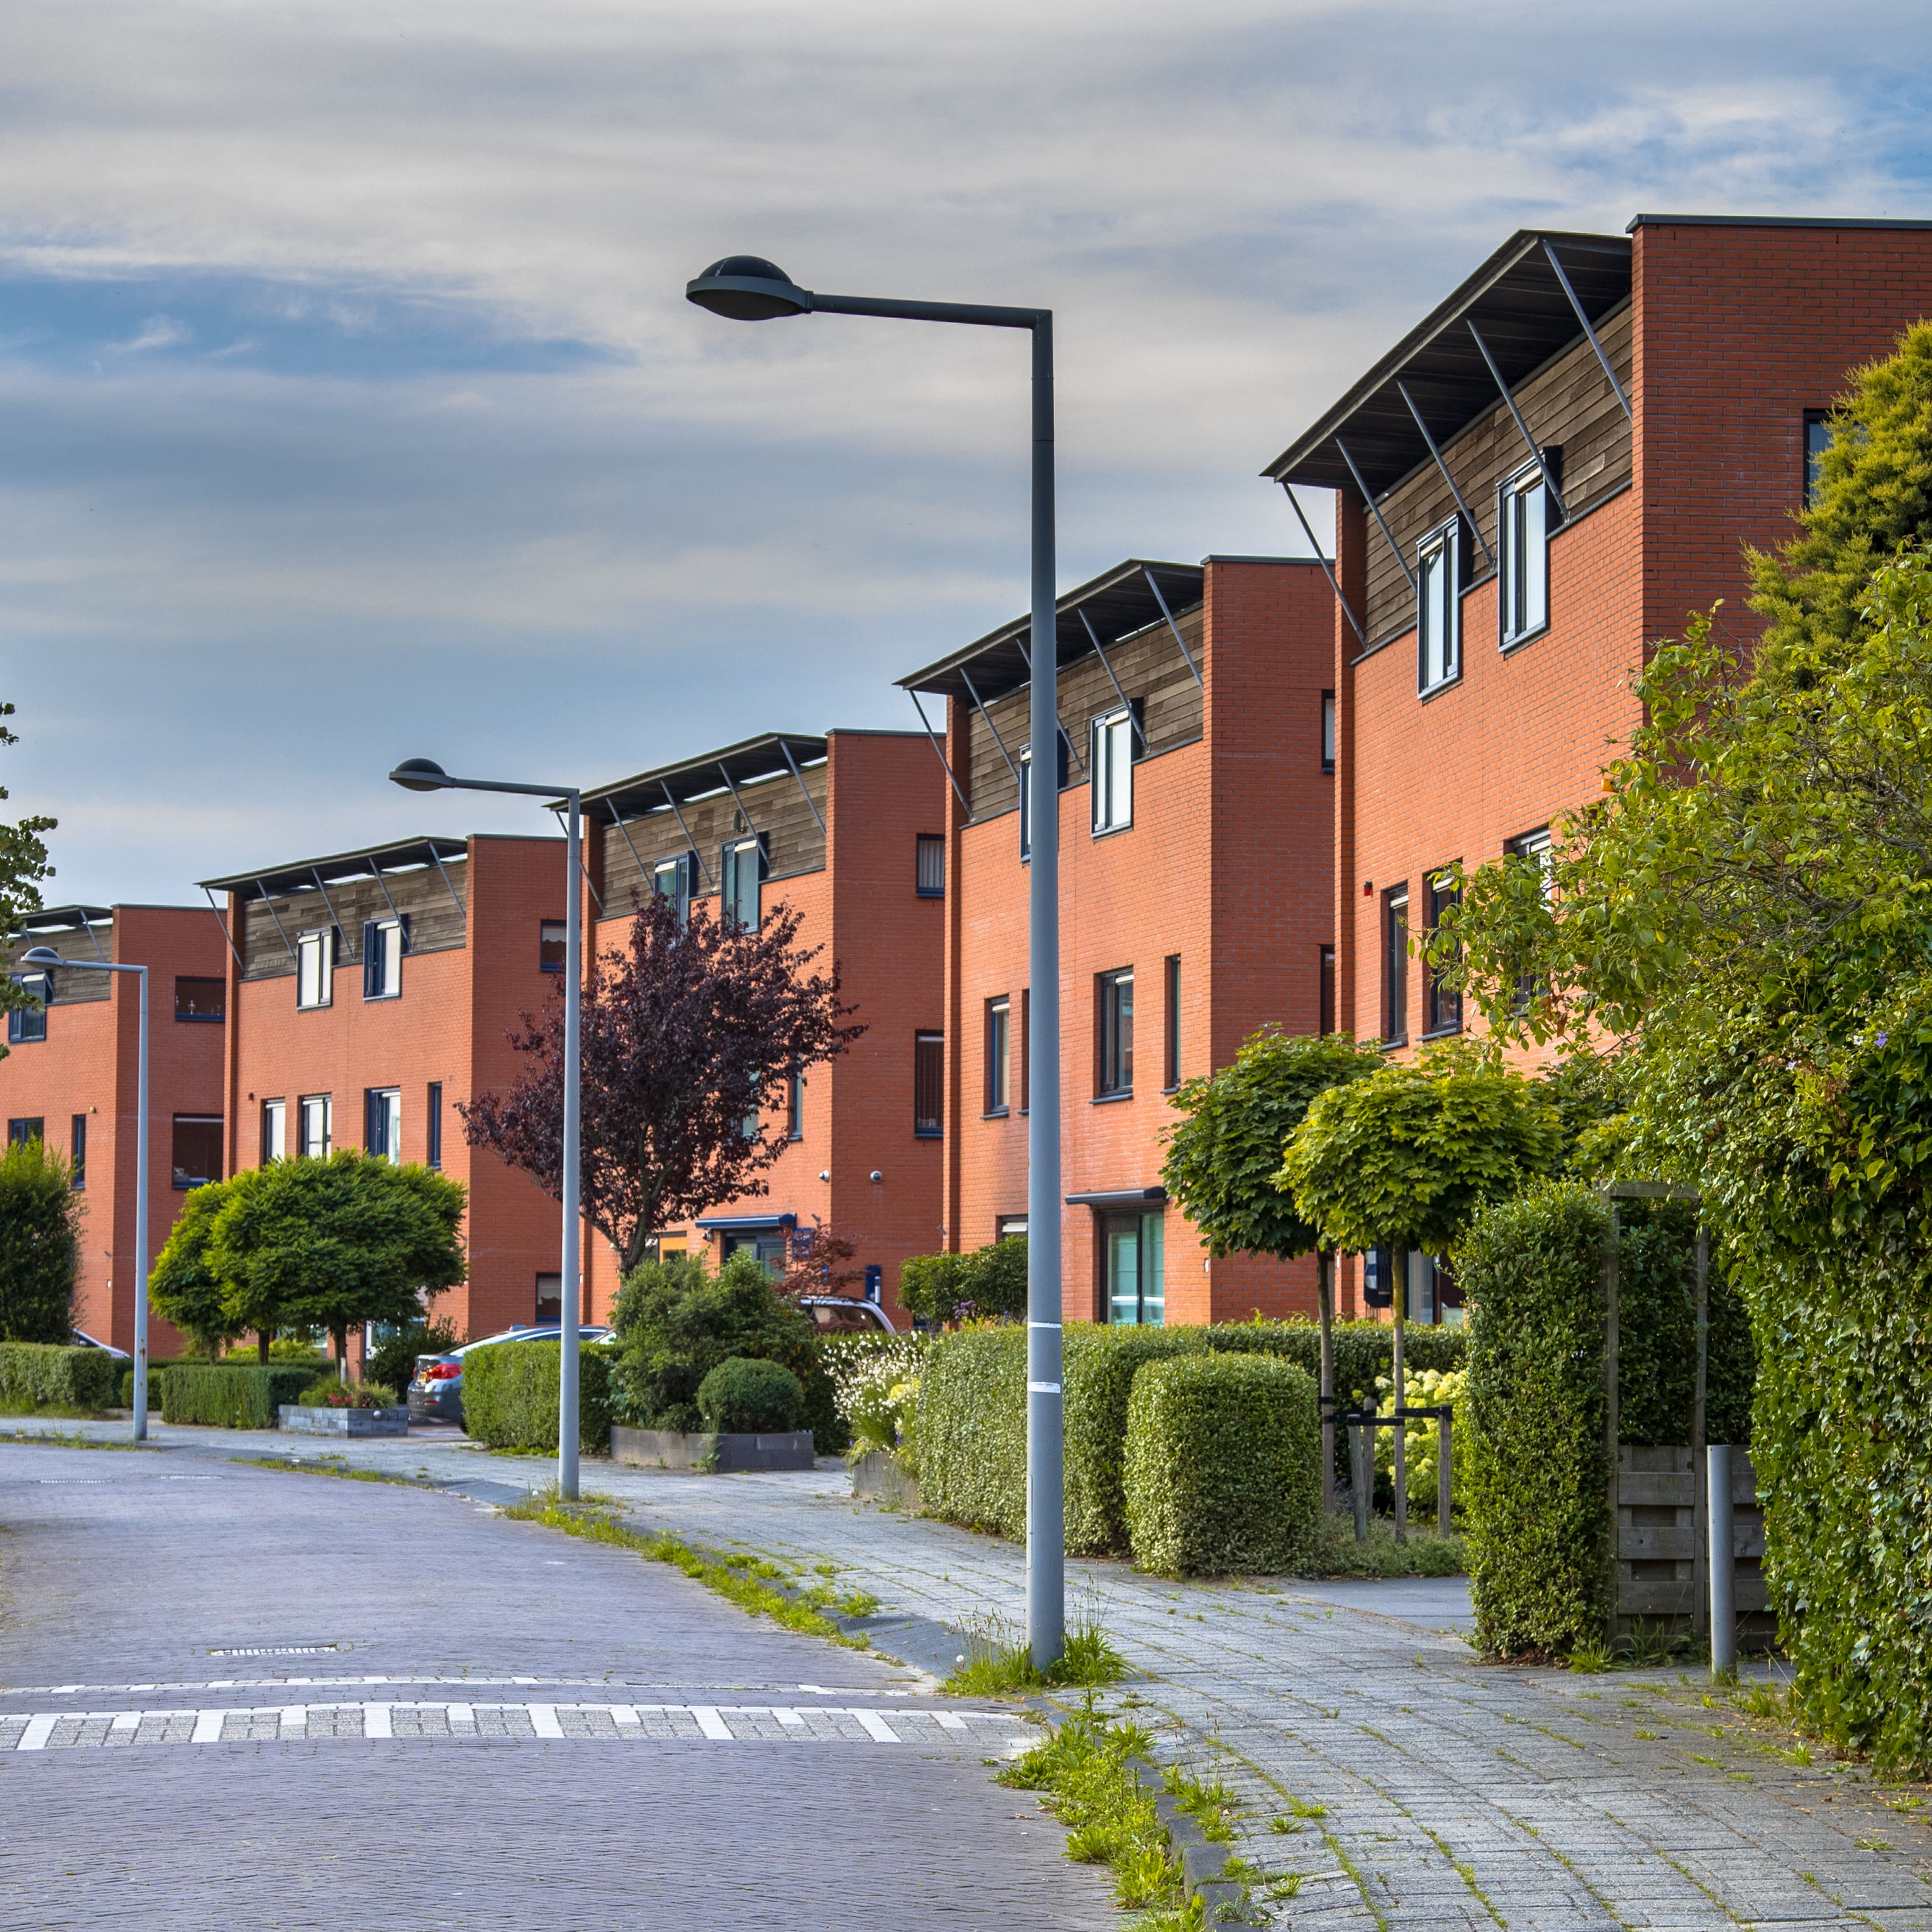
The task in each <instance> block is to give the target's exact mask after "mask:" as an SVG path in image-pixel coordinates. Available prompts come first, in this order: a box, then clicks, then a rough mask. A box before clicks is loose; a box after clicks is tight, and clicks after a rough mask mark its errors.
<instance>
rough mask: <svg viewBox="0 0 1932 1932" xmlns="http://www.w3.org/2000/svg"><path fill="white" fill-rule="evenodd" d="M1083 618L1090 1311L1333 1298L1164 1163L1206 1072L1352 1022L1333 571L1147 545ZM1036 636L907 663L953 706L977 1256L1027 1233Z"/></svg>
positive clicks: (1076, 940)
mask: <svg viewBox="0 0 1932 1932" xmlns="http://www.w3.org/2000/svg"><path fill="white" fill-rule="evenodd" d="M1058 613H1059V614H1058V621H1057V623H1056V625H1055V640H1054V649H1055V652H1056V653H1057V655H1058V663H1059V667H1060V670H1059V679H1060V682H1059V686H1058V690H1059V701H1060V723H1061V733H1060V740H1059V742H1058V745H1057V746H1056V747H1055V751H1054V755H1055V757H1056V758H1057V760H1058V773H1059V781H1060V787H1061V790H1060V814H1061V831H1060V836H1061V847H1060V851H1061V859H1060V863H1061V874H1060V878H1061V1014H1062V1032H1061V1054H1062V1067H1063V1073H1062V1082H1063V1085H1062V1102H1061V1106H1062V1115H1061V1136H1062V1147H1063V1174H1064V1179H1065V1182H1066V1184H1067V1207H1068V1209H1069V1211H1068V1212H1067V1214H1066V1215H1065V1217H1064V1224H1063V1236H1062V1241H1063V1253H1062V1265H1063V1280H1064V1283H1065V1291H1064V1292H1065V1307H1066V1309H1067V1313H1068V1315H1069V1317H1070V1319H1089V1320H1093V1321H1098V1322H1123V1323H1139V1322H1205V1321H1211V1320H1221V1319H1226V1318H1228V1317H1230V1316H1232V1317H1236V1318H1240V1317H1244V1316H1247V1315H1249V1314H1250V1313H1252V1312H1253V1310H1256V1309H1258V1308H1259V1309H1260V1310H1263V1311H1264V1312H1265V1313H1269V1314H1285V1313H1289V1312H1291V1311H1292V1312H1295V1313H1312V1312H1313V1310H1314V1308H1315V1306H1316V1279H1315V1271H1314V1267H1313V1263H1305V1264H1304V1263H1296V1264H1292V1265H1286V1266H1284V1265H1282V1264H1280V1263H1278V1262H1272V1261H1268V1260H1262V1259H1254V1258H1252V1257H1248V1256H1235V1257H1231V1258H1229V1259H1224V1260H1220V1261H1210V1260H1209V1259H1208V1256H1207V1255H1206V1253H1205V1250H1204V1249H1203V1247H1202V1244H1201V1242H1200V1241H1199V1237H1198V1236H1197V1235H1196V1232H1195V1230H1194V1229H1193V1227H1192V1226H1191V1225H1190V1223H1188V1222H1187V1220H1185V1218H1184V1217H1183V1216H1182V1215H1181V1213H1180V1211H1179V1210H1178V1208H1172V1207H1170V1205H1169V1203H1168V1200H1167V1197H1166V1192H1165V1190H1164V1189H1163V1187H1162V1184H1161V1180H1160V1173H1161V1166H1162V1160H1163V1154H1162V1145H1161V1140H1162V1133H1163V1129H1164V1128H1165V1127H1166V1126H1167V1125H1168V1124H1169V1122H1170V1121H1172V1118H1173V1115H1172V1112H1171V1109H1170V1106H1169V1097H1170V1096H1171V1095H1172V1092H1173V1091H1174V1089H1175V1088H1176V1087H1178V1085H1180V1084H1181V1082H1182V1081H1183V1080H1184V1079H1188V1078H1190V1077H1191V1076H1194V1075H1196V1074H1202V1073H1208V1072H1209V1071H1210V1070H1211V1069H1213V1068H1214V1067H1222V1066H1225V1065H1226V1064H1228V1062H1229V1061H1230V1060H1232V1058H1233V1057H1234V1055H1235V1050H1236V1049H1237V1048H1238V1046H1240V1045H1241V1042H1242V1041H1243V1040H1245V1039H1247V1037H1248V1036H1249V1035H1250V1034H1252V1033H1253V1031H1255V1030H1256V1028H1259V1027H1260V1026H1261V1025H1263V1024H1264V1023H1265V1022H1269V1021H1275V1022H1280V1024H1282V1025H1284V1026H1286V1028H1289V1030H1290V1031H1295V1032H1301V1033H1312V1032H1314V1031H1316V1029H1317V1028H1327V1027H1328V1026H1329V1025H1331V1024H1332V1021H1333V1016H1332V1013H1331V1010H1330V1009H1331V1004H1332V982H1331V963H1332V962H1331V953H1330V934H1331V868H1332V865H1333V854H1332V847H1331V838H1330V825H1331V817H1332V811H1333V803H1332V799H1331V790H1332V786H1333V783H1334V781H1333V778H1332V777H1331V752H1332V748H1333V747H1332V731H1333V705H1332V695H1333V694H1332V691H1331V688H1330V686H1331V677H1332V670H1331V666H1332V664H1333V661H1334V656H1333V640H1332V637H1331V622H1330V614H1329V613H1330V598H1329V591H1328V585H1327V583H1325V580H1324V578H1323V576H1322V568H1321V566H1320V565H1319V564H1317V563H1316V562H1313V560H1308V561H1295V560H1290V559H1282V558H1278V557H1239V556H1225V557H1224V556H1211V557H1209V558H1208V559H1205V562H1202V563H1199V564H1192V565H1190V564H1177V563H1163V562H1150V561H1148V560H1146V559H1140V558H1130V559H1127V560H1126V561H1124V562H1121V563H1120V564H1118V565H1115V568H1112V569H1111V570H1109V571H1106V572H1104V573H1103V574H1102V575H1100V576H1099V577H1095V578H1094V580H1092V581H1091V583H1085V584H1083V585H1082V586H1080V587H1079V589H1076V590H1073V591H1070V592H1068V593H1067V595H1065V596H1064V597H1063V598H1061V599H1060V601H1059V605H1058ZM1033 649H1034V645H1033V640H1032V637H1031V625H1030V623H1029V622H1028V619H1025V618H1019V619H1015V620H1014V621H1013V622H1011V623H1008V624H1005V625H1001V627H1000V628H998V629H997V630H995V631H990V632H989V633H988V634H986V636H984V637H980V638H977V639H975V640H974V641H973V642H972V643H969V644H967V645H965V646H963V647H962V648H961V649H958V650H956V651H954V652H951V653H950V654H949V655H947V656H946V657H944V658H941V659H939V660H938V661H937V662H936V663H934V664H929V665H927V666H926V667H925V668H924V669H923V670H917V671H914V672H913V673H910V675H908V676H905V677H903V678H901V679H899V682H900V684H901V685H902V686H903V687H904V688H906V689H907V690H908V691H911V692H913V694H915V695H918V694H932V696H934V697H941V698H944V700H946V703H947V727H946V735H945V741H944V742H945V745H946V757H947V773H948V778H949V781H950V784H949V788H948V791H947V797H946V799H945V804H946V807H947V826H946V835H947V847H946V864H947V874H948V898H947V908H946V917H947V945H946V959H947V982H946V1005H945V1036H946V1041H947V1045H946V1049H945V1052H946V1069H947V1078H946V1094H945V1123H946V1133H947V1149H946V1192H945V1207H944V1220H945V1222H946V1226H947V1239H948V1244H949V1245H950V1246H951V1247H956V1248H962V1249H971V1248H974V1247H979V1246H980V1245H981V1244H983V1243H985V1242H987V1241H993V1240H995V1239H996V1238H999V1237H1001V1236H1003V1235H1010V1234H1015V1233H1020V1232H1025V1228H1026V1225H1027V1198H1026V1115H1027V1110H1028V1085H1029V1083H1028V1064H1027V1046H1026V1042H1027V1037H1028V1025H1027V1021H1028V993H1029V989H1028V983H1027V980H1028V964H1027V961H1028V950H1027V935H1028V909H1027V862H1028V839H1029V829H1028V823H1027V811H1026V808H1025V805H1024V804H1023V802H1022V801H1023V798H1024V791H1023V787H1022V783H1021V775H1022V772H1025V771H1027V770H1028V769H1029V767H1030V766H1031V762H1032V759H1033V757H1034V746H1033V745H1031V743H1030V742H1028V706H1029V704H1030V703H1031V679H1032V671H1031V664H1032V652H1033ZM1042 755H1044V754H1042Z"/></svg>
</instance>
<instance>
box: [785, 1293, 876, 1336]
mask: <svg viewBox="0 0 1932 1932" xmlns="http://www.w3.org/2000/svg"><path fill="white" fill-rule="evenodd" d="M798 1305H799V1307H801V1308H802V1309H803V1310H805V1313H807V1314H808V1315H809V1316H811V1319H812V1320H813V1321H814V1322H816V1323H817V1325H818V1326H819V1327H820V1328H821V1329H823V1331H826V1333H827V1334H833V1335H853V1334H865V1333H867V1332H868V1331H869V1332H873V1333H876V1332H877V1331H879V1330H880V1329H883V1331H885V1332H886V1334H888V1335H890V1334H895V1332H896V1331H895V1329H894V1328H893V1327H892V1317H891V1316H889V1315H888V1314H887V1313H886V1311H885V1310H883V1308H881V1307H880V1306H879V1304H877V1302H876V1301H861V1300H860V1299H859V1297H858V1296H856V1295H800V1296H799V1298H798Z"/></svg>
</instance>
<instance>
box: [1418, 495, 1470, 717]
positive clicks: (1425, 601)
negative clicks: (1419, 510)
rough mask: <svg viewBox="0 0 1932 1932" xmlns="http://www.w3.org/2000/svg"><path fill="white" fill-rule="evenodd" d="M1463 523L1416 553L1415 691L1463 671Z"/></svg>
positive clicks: (1451, 524)
mask: <svg viewBox="0 0 1932 1932" xmlns="http://www.w3.org/2000/svg"><path fill="white" fill-rule="evenodd" d="M1462 529H1463V525H1462V520H1461V519H1460V517H1451V519H1450V520H1449V521H1448V523H1445V524H1444V525H1443V526H1442V528H1441V529H1438V530H1432V531H1431V532H1430V534H1429V535H1427V536H1426V537H1424V538H1423V540H1422V541H1421V543H1420V544H1418V545H1417V546H1416V553H1415V587H1416V613H1415V652H1416V673H1415V688H1417V690H1418V691H1435V690H1437V689H1439V688H1441V687H1442V685H1445V684H1449V683H1452V682H1454V680H1455V679H1456V678H1457V676H1460V673H1461V671H1462V667H1463V666H1462V656H1463V569H1462V563H1463V556H1462V551H1463V544H1462Z"/></svg>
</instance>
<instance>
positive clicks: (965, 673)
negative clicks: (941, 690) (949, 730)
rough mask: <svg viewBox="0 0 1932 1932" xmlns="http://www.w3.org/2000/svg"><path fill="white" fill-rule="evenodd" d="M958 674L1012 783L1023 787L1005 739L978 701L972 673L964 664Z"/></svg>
mask: <svg viewBox="0 0 1932 1932" xmlns="http://www.w3.org/2000/svg"><path fill="white" fill-rule="evenodd" d="M959 675H960V676H961V677H962V678H963V679H965V683H966V688H967V689H968V691H971V693H972V694H973V708H974V710H976V711H977V712H979V714H980V716H981V717H982V718H985V719H986V729H987V730H989V731H990V732H992V734H993V742H994V743H995V744H996V745H998V746H999V748H1000V756H1001V757H1003V758H1004V759H1005V760H1006V761H1007V770H1008V771H1010V772H1012V773H1013V783H1014V784H1016V785H1019V786H1020V787H1022V789H1024V788H1025V784H1026V780H1025V778H1022V777H1021V776H1020V768H1019V766H1017V765H1016V764H1015V763H1013V754H1012V753H1011V752H1010V751H1008V750H1007V741H1006V740H1005V739H1004V738H1002V737H1001V736H1000V727H998V725H997V724H995V723H994V722H993V721H992V717H991V716H990V715H989V713H988V712H987V709H986V706H984V705H983V704H982V703H980V693H979V691H978V689H977V687H976V686H975V685H974V682H973V673H971V671H969V670H968V669H967V668H966V667H965V665H964V664H962V665H961V666H960V667H959Z"/></svg>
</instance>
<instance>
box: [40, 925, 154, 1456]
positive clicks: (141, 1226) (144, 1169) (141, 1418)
mask: <svg viewBox="0 0 1932 1932" xmlns="http://www.w3.org/2000/svg"><path fill="white" fill-rule="evenodd" d="M20 963H21V964H22V965H25V966H40V967H44V968H46V969H47V970H48V971H52V969H53V968H55V967H56V966H58V967H59V968H62V971H70V972H76V973H132V974H134V975H135V976H136V977H137V978H138V979H139V981H140V1001H141V1040H140V1050H139V1058H138V1061H137V1064H136V1068H135V1073H134V1110H135V1118H134V1277H135V1286H134V1440H135V1441H136V1442H146V1441H147V1439H148V969H147V968H146V967H145V966H121V965H115V964H114V963H113V962H111V961H109V960H105V959H62V957H61V956H60V955H59V954H58V953H56V952H55V950H53V948H52V947H51V946H36V947H33V948H31V950H29V951H28V953H26V956H25V957H24V958H23V959H22V961H21V962H20ZM47 986H48V991H49V992H52V989H53V983H52V980H49V981H48V983H47Z"/></svg>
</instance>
